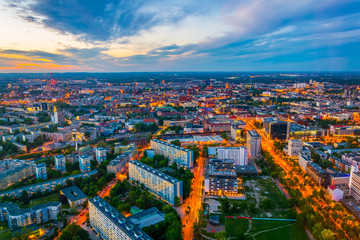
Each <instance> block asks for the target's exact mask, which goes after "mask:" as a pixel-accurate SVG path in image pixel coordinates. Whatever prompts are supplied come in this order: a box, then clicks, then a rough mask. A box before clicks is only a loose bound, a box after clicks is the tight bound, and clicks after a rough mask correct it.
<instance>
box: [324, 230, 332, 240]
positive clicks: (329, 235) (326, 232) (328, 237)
mask: <svg viewBox="0 0 360 240" xmlns="http://www.w3.org/2000/svg"><path fill="white" fill-rule="evenodd" d="M321 239H322V240H335V236H334V233H333V232H332V231H331V230H330V229H324V230H322V231H321Z"/></svg>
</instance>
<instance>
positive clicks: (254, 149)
mask: <svg viewBox="0 0 360 240" xmlns="http://www.w3.org/2000/svg"><path fill="white" fill-rule="evenodd" d="M246 148H247V149H248V150H249V157H250V158H252V157H258V156H260V153H261V136H260V135H259V133H258V132H257V131H255V130H250V131H248V132H247V134H246Z"/></svg>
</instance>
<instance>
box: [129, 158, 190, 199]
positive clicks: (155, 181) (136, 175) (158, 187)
mask: <svg viewBox="0 0 360 240" xmlns="http://www.w3.org/2000/svg"><path fill="white" fill-rule="evenodd" d="M129 179H130V181H133V182H137V183H140V184H141V183H142V184H144V185H145V187H146V188H147V189H149V191H151V192H152V193H154V194H155V195H157V196H159V197H160V198H161V199H163V200H164V201H166V202H168V203H169V204H171V205H175V200H176V197H178V198H179V200H180V202H181V203H182V200H183V183H182V181H179V180H177V179H175V178H173V177H171V176H169V175H167V174H164V173H163V172H160V171H158V170H156V169H154V168H152V167H149V166H148V165H146V164H143V163H141V162H139V161H137V160H134V161H131V162H129Z"/></svg>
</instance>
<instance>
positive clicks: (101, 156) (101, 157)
mask: <svg viewBox="0 0 360 240" xmlns="http://www.w3.org/2000/svg"><path fill="white" fill-rule="evenodd" d="M96 161H98V163H99V164H101V163H102V162H104V161H106V149H105V148H103V147H98V148H96Z"/></svg>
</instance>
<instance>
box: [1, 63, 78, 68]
mask: <svg viewBox="0 0 360 240" xmlns="http://www.w3.org/2000/svg"><path fill="white" fill-rule="evenodd" d="M8 64H9V65H12V66H6V67H0V70H45V69H54V70H80V67H79V66H74V65H60V64H57V63H49V62H43V63H32V62H16V61H14V62H10V63H8Z"/></svg>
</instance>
